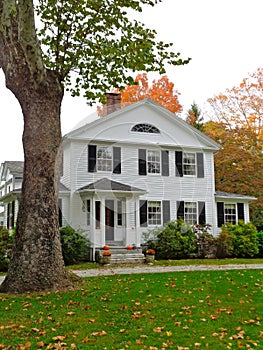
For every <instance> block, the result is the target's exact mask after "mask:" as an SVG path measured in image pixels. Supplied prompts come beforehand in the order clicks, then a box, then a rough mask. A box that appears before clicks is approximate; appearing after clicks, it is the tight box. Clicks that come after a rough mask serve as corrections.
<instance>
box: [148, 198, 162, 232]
mask: <svg viewBox="0 0 263 350" xmlns="http://www.w3.org/2000/svg"><path fill="white" fill-rule="evenodd" d="M148 224H149V225H153V226H159V225H161V224H162V207H161V202H159V201H154V202H153V201H148Z"/></svg>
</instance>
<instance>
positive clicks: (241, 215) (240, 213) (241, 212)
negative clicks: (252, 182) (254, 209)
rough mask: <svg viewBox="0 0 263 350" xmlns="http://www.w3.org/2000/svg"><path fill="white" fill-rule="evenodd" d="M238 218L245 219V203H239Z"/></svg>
mask: <svg viewBox="0 0 263 350" xmlns="http://www.w3.org/2000/svg"><path fill="white" fill-rule="evenodd" d="M237 217H238V220H243V221H244V220H245V212H244V203H237Z"/></svg>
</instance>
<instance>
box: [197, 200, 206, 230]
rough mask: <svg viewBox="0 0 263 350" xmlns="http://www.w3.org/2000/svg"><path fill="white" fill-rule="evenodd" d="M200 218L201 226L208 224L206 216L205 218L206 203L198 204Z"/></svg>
mask: <svg viewBox="0 0 263 350" xmlns="http://www.w3.org/2000/svg"><path fill="white" fill-rule="evenodd" d="M198 216H199V220H198V222H199V225H205V224H206V216H205V202H198Z"/></svg>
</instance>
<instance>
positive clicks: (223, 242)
mask: <svg viewBox="0 0 263 350" xmlns="http://www.w3.org/2000/svg"><path fill="white" fill-rule="evenodd" d="M233 251H234V246H233V232H231V231H230V230H229V229H228V226H227V225H223V226H222V228H221V232H220V235H219V237H218V238H217V250H216V257H217V258H219V259H224V258H230V257H232V256H233Z"/></svg>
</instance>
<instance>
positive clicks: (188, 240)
mask: <svg viewBox="0 0 263 350" xmlns="http://www.w3.org/2000/svg"><path fill="white" fill-rule="evenodd" d="M152 234H153V235H154V233H152ZM155 235H156V239H152V240H149V241H148V242H147V246H148V248H152V249H154V250H155V251H156V259H183V258H186V257H188V256H189V254H191V253H192V252H193V251H194V250H195V246H194V239H195V235H194V232H193V230H192V228H191V226H189V225H186V224H184V222H183V221H182V220H177V221H171V222H170V223H169V224H168V225H167V226H166V227H165V228H163V229H161V230H159V229H157V231H156V234H155Z"/></svg>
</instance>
